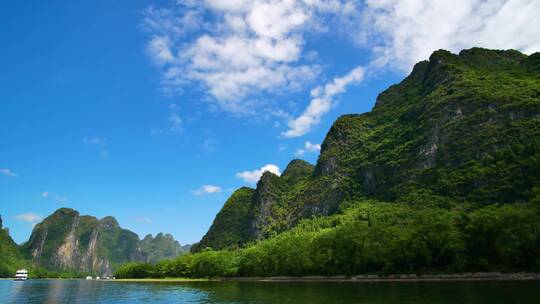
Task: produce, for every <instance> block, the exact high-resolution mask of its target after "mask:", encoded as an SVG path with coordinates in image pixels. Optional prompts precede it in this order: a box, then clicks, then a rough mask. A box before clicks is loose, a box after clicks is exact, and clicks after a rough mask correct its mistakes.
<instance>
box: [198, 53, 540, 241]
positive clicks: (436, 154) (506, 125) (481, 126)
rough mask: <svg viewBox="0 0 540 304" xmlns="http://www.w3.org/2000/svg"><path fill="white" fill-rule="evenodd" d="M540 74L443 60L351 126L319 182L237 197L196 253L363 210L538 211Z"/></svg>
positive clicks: (517, 65)
mask: <svg viewBox="0 0 540 304" xmlns="http://www.w3.org/2000/svg"><path fill="white" fill-rule="evenodd" d="M539 67H540V54H538V53H536V54H533V55H530V56H527V55H524V54H521V53H519V52H517V51H512V50H510V51H495V50H486V49H480V48H473V49H469V50H464V51H462V52H460V54H459V55H455V54H451V53H450V52H448V51H444V50H440V51H437V52H434V53H433V54H432V55H431V57H430V58H429V61H423V62H420V63H418V64H416V66H415V67H414V69H413V71H412V73H411V74H410V75H409V76H408V77H407V78H405V79H404V80H403V81H402V82H401V83H399V84H397V85H394V86H391V87H390V88H389V89H387V90H386V91H384V92H382V93H381V94H380V95H379V96H378V98H377V102H376V104H375V106H374V108H373V110H372V111H371V112H368V113H364V114H355V115H345V116H342V117H340V118H339V119H338V120H337V121H336V122H335V123H334V125H333V126H332V128H331V129H330V131H329V132H328V134H327V136H326V139H325V140H324V142H323V144H322V150H321V155H320V157H319V160H318V162H317V164H316V167H315V169H314V170H313V169H312V168H311V166H310V165H309V164H307V163H305V162H302V161H297V160H295V161H293V162H291V164H290V165H289V167H288V168H287V170H285V172H284V174H283V175H282V176H281V177H278V176H276V175H273V174H271V173H269V172H267V173H265V174H264V175H263V176H262V178H261V180H260V181H259V183H258V184H257V188H256V189H255V190H251V189H247V188H242V189H240V190H238V191H239V192H236V193H235V194H233V196H232V197H231V198H230V199H229V201H227V203H226V204H225V206H224V207H223V210H222V211H221V212H220V213H219V214H218V215H217V217H216V219H215V221H214V224H213V225H212V227H211V228H210V230H209V231H208V233H207V234H206V235H205V236H204V238H203V239H202V241H201V243H200V244H199V245H197V246H195V247H194V248H193V251H198V250H201V249H203V248H205V247H211V248H213V249H222V248H231V247H238V246H242V245H244V244H246V243H248V242H250V241H256V240H260V239H265V238H268V237H270V236H274V235H276V234H278V233H280V232H283V231H286V230H288V229H290V228H291V227H294V226H295V225H296V224H297V223H298V222H299V221H300V220H302V219H306V218H312V217H317V216H327V215H331V214H334V213H336V212H337V211H339V210H340V209H341V207H342V204H343V203H344V202H350V201H354V200H359V199H366V198H370V199H377V200H380V201H387V202H399V203H405V204H407V205H409V206H417V207H435V208H445V209H451V208H458V207H465V206H468V207H471V208H479V207H482V206H485V205H491V204H517V203H525V202H528V201H530V200H531V198H532V196H533V188H535V187H540V68H539ZM251 193H252V194H251ZM240 194H242V195H240ZM250 196H251V197H250ZM248 205H249V206H248Z"/></svg>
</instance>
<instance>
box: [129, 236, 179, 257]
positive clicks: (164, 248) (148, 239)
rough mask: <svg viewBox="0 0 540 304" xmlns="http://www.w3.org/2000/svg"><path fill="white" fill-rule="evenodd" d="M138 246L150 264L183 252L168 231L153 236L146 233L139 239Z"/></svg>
mask: <svg viewBox="0 0 540 304" xmlns="http://www.w3.org/2000/svg"><path fill="white" fill-rule="evenodd" d="M140 246H141V250H142V251H143V252H144V253H145V255H146V261H147V262H150V263H152V264H155V263H157V262H159V261H161V260H165V259H171V258H174V257H176V256H178V255H180V254H183V253H185V251H184V249H183V248H182V246H180V243H178V242H177V241H176V240H175V239H174V238H173V236H172V235H170V234H168V233H167V234H163V233H158V234H157V235H156V237H155V238H154V237H152V235H151V234H148V235H147V236H145V237H144V238H143V239H142V240H141V242H140Z"/></svg>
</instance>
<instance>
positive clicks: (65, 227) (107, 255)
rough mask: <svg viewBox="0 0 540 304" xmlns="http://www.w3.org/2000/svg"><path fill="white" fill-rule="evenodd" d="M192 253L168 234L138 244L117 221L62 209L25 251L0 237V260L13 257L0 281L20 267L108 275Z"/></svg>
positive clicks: (47, 220) (39, 229) (44, 224)
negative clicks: (130, 265)
mask: <svg viewBox="0 0 540 304" xmlns="http://www.w3.org/2000/svg"><path fill="white" fill-rule="evenodd" d="M0 225H1V222H0ZM188 251H189V246H188V247H186V246H181V245H180V244H179V243H178V242H177V241H176V240H174V238H173V237H172V235H170V234H162V233H159V234H157V235H156V237H155V238H154V237H152V235H147V236H146V237H145V238H144V239H143V240H140V239H139V237H138V236H137V234H135V233H134V232H132V231H129V230H127V229H123V228H121V227H120V225H119V224H118V222H117V221H116V219H115V218H114V217H111V216H108V217H104V218H102V219H97V218H95V217H93V216H87V215H83V216H81V215H79V212H77V211H76V210H73V209H68V208H61V209H58V210H57V211H55V212H54V213H53V214H51V215H50V216H48V217H47V218H45V219H44V220H43V221H42V222H41V223H39V224H37V225H36V226H35V227H34V230H33V231H32V234H31V236H30V239H29V240H28V241H27V242H26V243H24V244H22V245H21V246H17V244H15V242H13V240H12V239H11V237H9V234H8V232H7V231H5V230H2V231H1V232H0V255H1V256H7V257H9V258H8V259H7V260H8V261H7V262H5V263H3V261H4V259H2V261H0V276H2V275H3V276H5V275H8V276H10V275H12V274H13V271H14V269H15V268H16V267H21V266H20V265H28V267H40V268H43V269H46V270H53V271H76V272H85V273H95V274H97V275H101V276H110V275H112V273H113V271H114V269H115V268H116V267H118V266H119V265H121V264H123V263H126V262H150V263H156V262H158V261H160V260H162V259H170V258H174V257H176V256H178V255H180V254H182V253H185V252H188Z"/></svg>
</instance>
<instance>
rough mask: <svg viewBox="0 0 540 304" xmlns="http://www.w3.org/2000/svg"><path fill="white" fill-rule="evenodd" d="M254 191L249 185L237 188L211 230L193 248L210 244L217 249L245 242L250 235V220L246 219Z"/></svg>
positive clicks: (238, 245)
mask: <svg viewBox="0 0 540 304" xmlns="http://www.w3.org/2000/svg"><path fill="white" fill-rule="evenodd" d="M254 192H255V191H254V190H253V189H250V188H247V187H243V188H240V189H238V190H236V191H235V192H234V193H233V194H232V195H231V197H230V198H229V199H228V200H227V202H225V205H224V206H223V208H221V211H219V213H218V215H217V216H216V219H215V220H214V223H213V224H212V227H210V230H208V232H207V233H206V235H205V236H204V237H203V239H202V240H201V241H200V242H199V243H198V244H196V245H194V246H193V247H192V248H191V250H192V251H200V250H201V249H204V248H206V247H209V246H211V247H213V248H216V249H221V248H226V247H232V248H238V247H240V246H241V245H242V244H244V243H245V242H246V241H247V239H248V237H249V236H248V235H249V222H248V221H247V220H246V219H247V217H248V213H249V206H250V204H251V198H252V196H253V193H254Z"/></svg>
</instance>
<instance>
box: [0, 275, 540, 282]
mask: <svg viewBox="0 0 540 304" xmlns="http://www.w3.org/2000/svg"><path fill="white" fill-rule="evenodd" d="M0 280H13V278H0ZM30 280H85V279H82V278H71V279H60V278H40V279H30ZM92 281H96V280H92ZM470 281H540V273H525V272H520V273H500V272H475V273H456V274H425V275H418V274H390V275H376V274H372V275H357V276H302V277H294V276H272V277H229V278H213V279H208V278H141V279H114V280H98V282H123V283H190V282H278V283H279V282H351V283H377V282H470Z"/></svg>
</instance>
